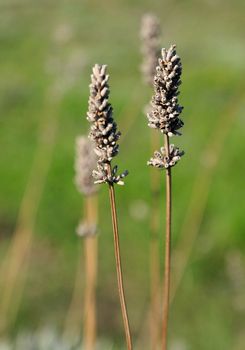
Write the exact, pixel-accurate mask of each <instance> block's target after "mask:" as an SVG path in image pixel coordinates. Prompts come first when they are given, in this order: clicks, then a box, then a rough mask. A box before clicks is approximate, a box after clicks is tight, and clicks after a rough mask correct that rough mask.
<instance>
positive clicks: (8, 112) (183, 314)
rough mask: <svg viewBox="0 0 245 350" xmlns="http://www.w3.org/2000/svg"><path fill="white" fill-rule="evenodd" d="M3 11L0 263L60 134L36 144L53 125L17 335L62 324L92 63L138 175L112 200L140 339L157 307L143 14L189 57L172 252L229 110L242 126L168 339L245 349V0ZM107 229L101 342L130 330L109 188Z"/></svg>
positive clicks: (54, 2) (125, 162) (221, 167)
mask: <svg viewBox="0 0 245 350" xmlns="http://www.w3.org/2000/svg"><path fill="white" fill-rule="evenodd" d="M0 9H1V11H0V45H1V51H0V76H1V79H0V108H1V116H0V149H1V158H0V178H1V181H0V193H1V196H0V254H1V258H2V261H3V258H4V255H5V252H6V250H7V248H8V246H9V241H10V239H11V237H12V234H13V232H14V229H15V225H16V220H17V216H18V210H19V207H20V203H21V199H22V196H23V195H24V193H25V188H26V186H27V184H28V181H29V178H30V172H31V168H32V166H33V163H34V160H35V157H36V154H37V149H38V147H39V146H40V142H44V143H45V142H49V137H53V136H52V134H50V135H48V134H47V139H45V140H42V139H41V141H40V136H39V135H40V130H42V128H43V127H45V125H46V124H48V123H50V122H52V120H53V119H55V120H57V123H58V129H57V133H56V134H55V139H54V140H53V141H54V142H55V148H54V154H53V156H52V163H51V167H50V169H49V172H48V176H47V179H46V182H45V187H44V191H43V193H42V197H41V203H40V206H39V208H38V215H37V221H36V223H35V242H34V246H33V249H32V256H31V264H30V266H29V269H28V278H27V283H26V287H25V292H24V298H23V301H22V304H21V309H20V313H19V316H18V320H17V324H16V326H15V328H14V330H13V331H17V330H19V329H23V328H29V329H35V328H38V327H40V326H42V325H45V324H49V323H52V324H54V325H56V326H58V327H62V326H63V323H64V319H65V315H66V312H67V309H68V306H69V302H70V298H71V294H72V289H73V284H74V279H75V271H76V264H77V259H78V254H79V246H80V243H79V239H78V238H77V237H76V235H75V228H76V225H77V223H78V221H79V218H80V216H81V212H82V198H81V196H80V195H79V194H78V193H77V192H76V189H75V187H74V183H73V177H74V170H73V163H74V140H75V137H76V136H77V135H79V134H81V133H86V132H87V129H88V123H87V121H86V119H85V116H86V110H87V99H88V84H89V81H90V70H91V66H92V65H93V64H94V63H97V62H98V63H106V64H108V71H109V74H110V77H111V78H110V87H111V103H112V105H113V107H114V116H115V119H116V120H117V122H118V126H119V129H121V130H122V132H123V134H124V136H123V139H122V142H121V151H120V155H119V156H118V160H117V161H118V164H119V166H120V168H121V169H122V170H123V169H124V168H127V169H128V170H129V172H130V175H129V176H128V178H127V179H126V185H125V187H124V188H121V187H120V188H117V193H116V194H117V200H118V212H119V224H120V232H121V245H122V259H123V267H124V273H125V286H126V294H127V300H128V307H129V315H130V319H131V323H132V329H133V333H134V336H135V337H137V335H138V334H139V333H140V329H141V326H142V320H143V319H144V315H145V312H146V310H147V305H148V302H149V255H148V253H149V218H150V202H151V199H150V188H149V169H148V168H147V167H146V161H147V160H148V159H149V157H150V155H151V154H150V148H149V128H148V127H147V122H146V118H145V116H144V115H143V112H142V110H143V107H144V105H145V104H146V103H147V102H148V100H149V99H150V96H151V94H152V91H150V90H149V88H147V87H145V86H144V85H143V83H142V78H141V74H140V72H139V65H140V62H141V55H140V42H139V27H140V20H141V16H142V15H143V14H144V13H145V12H148V11H151V12H153V13H156V14H157V15H158V16H159V17H160V19H161V26H162V46H167V47H168V46H169V45H170V43H176V44H177V50H178V53H179V55H180V56H181V58H182V63H183V79H182V81H183V84H182V86H181V96H180V100H181V103H182V104H183V105H184V107H185V109H184V112H183V119H184V121H185V127H184V128H183V136H182V137H181V138H175V140H174V142H175V143H176V145H179V146H181V147H182V148H183V149H184V150H185V152H186V155H185V157H184V158H183V160H181V162H180V163H179V164H178V166H177V167H176V168H175V169H174V179H173V186H174V189H173V192H174V203H173V211H174V214H173V215H174V220H173V222H174V229H173V231H174V232H173V250H174V249H175V246H176V245H177V244H178V239H179V232H180V229H181V226H182V224H183V220H184V217H185V215H186V208H187V207H188V203H189V200H190V196H191V191H192V187H193V183H194V181H195V180H196V176H197V174H198V173H200V169H201V167H205V163H203V156H202V155H203V152H204V150H205V149H206V147H207V146H208V144H209V142H210V140H211V139H212V137H213V136H212V135H213V134H214V133H215V131H217V132H218V130H219V129H222V127H223V121H224V119H225V116H226V115H227V117H228V115H230V113H233V118H234V122H233V123H231V125H232V127H231V129H230V132H229V134H228V135H227V138H226V141H225V147H224V148H223V150H222V152H221V155H220V159H219V160H218V165H217V168H216V171H215V172H214V175H213V176H212V179H211V181H210V193H209V196H208V203H207V206H206V207H205V211H204V216H203V220H202V226H201V229H200V230H199V234H198V237H197V239H196V240H195V244H194V249H193V251H192V255H191V259H190V260H189V262H188V266H187V269H186V272H185V274H184V276H183V279H182V283H181V285H180V288H179V289H178V290H177V294H176V298H175V300H174V302H173V305H172V306H173V307H172V311H171V324H170V340H171V341H172V343H175V344H178V343H181V344H182V345H183V344H184V345H183V346H184V347H183V349H190V350H192V349H199V350H208V349H210V350H213V349H222V350H228V349H229V350H231V349H232V350H241V349H243V348H244V346H245V339H244V334H243V330H244V324H245V316H244V315H245V313H244V311H245V297H244V295H245V294H244V292H245V280H242V278H241V277H238V278H240V286H241V287H240V289H239V288H238V289H237V287H236V286H235V285H234V283H235V282H234V278H232V276H233V273H232V272H231V271H230V268H229V264H232V260H233V258H230V256H234V255H235V256H240V257H241V259H240V260H239V261H241V266H240V265H239V266H240V267H239V266H238V267H237V268H238V269H239V268H240V269H242V271H245V260H244V259H245V258H244V255H243V249H244V247H245V238H244V226H245V223H244V210H245V204H244V183H243V181H244V178H243V176H244V174H243V172H244V165H243V159H242V154H243V152H244V139H243V137H244V126H245V124H244V120H245V119H244V116H243V110H244V102H245V100H244V87H245V84H244V82H243V80H244V79H243V76H244V73H245V68H244V62H245V46H244V10H245V5H244V2H243V1H239V0H236V1H233V2H231V1H221V0H214V1H211V0H202V1H193V0H188V1H187V0H185V1H177V0H175V1H170V0H165V1H156V0H151V1H147V0H141V1H136V0H134V1H129V0H127V1H112V0H108V1H97V0H92V1H86V0H82V1H76V0H70V1H68V0H67V1H65V0H63V1H62V0H60V1H58V0H51V1H46V0H42V1H31V0H25V1H24V0H23V1H17V0H8V1H7V0H1V1H0ZM233 101H234V105H232V103H233ZM219 121H220V122H219ZM162 182H163V184H162V195H161V198H162V201H161V203H160V206H161V211H162V213H163V215H162V222H161V225H162V226H161V227H162V232H164V229H163V220H164V219H163V217H164V198H163V195H164V180H162ZM138 201H141V202H142V201H143V203H144V205H146V206H147V208H148V209H149V210H148V212H146V215H145V217H143V218H142V219H140V220H139V219H138V218H137V217H134V216H132V207H135V205H137V202H138ZM99 230H100V238H99V244H100V246H99V285H98V304H99V312H98V317H99V335H101V336H102V335H103V336H104V337H105V336H106V337H108V338H110V339H112V340H113V341H114V342H115V344H119V343H120V341H121V340H122V337H123V331H122V324H121V315H120V308H119V302H118V295H117V289H116V277H115V268H114V254H113V240H112V232H111V222H110V215H109V203H108V193H107V189H106V187H105V186H103V187H102V188H101V192H100V229H99ZM161 237H162V234H161ZM161 251H163V242H162V239H161ZM232 271H233V270H232ZM236 275H237V274H236V271H234V276H236ZM234 276H233V277H234ZM239 276H240V275H239ZM241 276H242V277H243V279H244V278H245V277H244V276H245V275H244V274H243V275H242V274H241ZM242 296H243V297H242ZM238 297H239V303H238V302H237V298H238ZM176 349H177V347H176ZM178 349H179V348H178ZM180 349H182V348H180Z"/></svg>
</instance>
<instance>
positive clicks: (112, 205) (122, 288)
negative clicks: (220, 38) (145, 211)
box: [109, 184, 132, 350]
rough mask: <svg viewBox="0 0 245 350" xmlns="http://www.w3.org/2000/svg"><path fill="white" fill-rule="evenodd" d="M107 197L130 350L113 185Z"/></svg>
mask: <svg viewBox="0 0 245 350" xmlns="http://www.w3.org/2000/svg"><path fill="white" fill-rule="evenodd" d="M109 195H110V204H111V216H112V226H113V234H114V250H115V258H116V270H117V283H118V291H119V298H120V303H121V310H122V317H123V324H124V330H125V336H126V343H127V349H128V350H132V340H131V333H130V326H129V320H128V313H127V305H126V300H125V293H124V287H123V274H122V266H121V256H120V244H119V234H118V223H117V211H116V201H115V191H114V186H113V184H110V185H109Z"/></svg>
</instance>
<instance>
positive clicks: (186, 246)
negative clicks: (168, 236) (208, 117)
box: [137, 84, 244, 349]
mask: <svg viewBox="0 0 245 350" xmlns="http://www.w3.org/2000/svg"><path fill="white" fill-rule="evenodd" d="M241 85H242V86H240V88H239V89H238V91H239V93H238V94H237V95H235V96H234V97H233V98H232V99H231V101H229V103H228V106H226V107H225V109H224V111H223V113H222V118H221V120H220V119H219V120H218V121H217V127H216V128H215V127H214V133H213V134H212V135H211V137H210V140H209V142H208V144H207V146H206V149H205V151H204V152H203V156H201V159H205V160H206V161H205V163H204V162H202V163H201V164H200V169H199V171H198V174H197V176H196V179H195V182H194V185H193V190H192V194H191V199H190V202H189V206H188V209H187V212H186V214H185V219H184V222H183V225H182V228H181V231H180V237H181V238H180V240H179V242H178V243H177V247H176V249H175V251H174V253H173V261H174V266H173V278H172V283H171V286H172V291H171V294H170V303H172V301H173V300H174V298H175V296H176V293H177V290H178V288H179V286H180V283H181V280H182V277H183V275H184V272H185V270H186V266H187V264H188V260H189V257H190V255H191V251H192V249H193V246H194V243H195V239H196V237H197V235H198V232H199V229H200V226H201V223H202V219H203V216H204V212H205V208H206V205H207V199H208V195H209V192H210V186H211V184H212V180H213V175H214V173H215V170H216V168H217V165H218V161H219V159H220V155H221V152H222V150H223V148H224V144H225V141H226V139H227V136H228V135H229V131H230V130H231V129H232V124H233V122H234V120H235V117H236V114H237V112H238V110H239V108H240V104H239V102H240V101H242V100H243V93H242V94H241V93H240V91H242V92H243V91H244V89H243V84H241ZM234 106H236V107H237V108H234ZM220 125H222V128H220V127H219V126H220ZM160 294H161V291H160V288H159V289H158V291H157V295H158V296H160ZM150 317H151V310H148V311H147V314H146V317H145V318H144V319H145V320H146V321H145V322H144V324H143V325H142V329H141V336H140V337H139V338H138V341H137V343H138V344H139V346H137V348H139V349H140V348H141V344H142V343H143V341H144V340H143V336H142V335H143V334H144V332H145V329H146V327H147V322H148V320H149V319H150Z"/></svg>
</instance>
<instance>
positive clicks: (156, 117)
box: [147, 45, 184, 136]
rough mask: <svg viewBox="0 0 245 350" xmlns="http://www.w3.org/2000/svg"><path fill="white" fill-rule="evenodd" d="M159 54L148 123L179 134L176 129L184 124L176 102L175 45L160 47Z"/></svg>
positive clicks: (177, 68)
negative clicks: (165, 47)
mask: <svg viewBox="0 0 245 350" xmlns="http://www.w3.org/2000/svg"><path fill="white" fill-rule="evenodd" d="M161 55H162V57H161V58H160V59H159V60H158V66H157V67H156V75H155V77H154V91H155V94H154V96H153V97H152V100H151V105H152V110H151V112H150V113H148V115H147V117H148V120H149V123H148V125H149V127H151V128H154V129H160V131H161V132H162V133H164V134H167V135H168V136H173V135H180V133H179V131H178V130H179V129H180V128H181V127H182V126H183V125H184V123H183V121H182V120H181V119H180V118H179V115H180V113H181V112H182V110H183V107H182V106H180V105H179V103H178V95H179V85H180V84H181V80H180V76H181V72H182V66H181V61H180V58H179V56H178V55H177V54H176V50H175V45H172V46H171V47H170V48H169V49H168V50H166V49H162V52H161Z"/></svg>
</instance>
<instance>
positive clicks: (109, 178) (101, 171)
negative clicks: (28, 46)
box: [93, 162, 128, 185]
mask: <svg viewBox="0 0 245 350" xmlns="http://www.w3.org/2000/svg"><path fill="white" fill-rule="evenodd" d="M117 169H118V167H117V165H116V166H114V168H113V169H112V171H111V174H108V171H107V170H106V169H105V165H104V164H103V163H102V164H101V163H99V162H98V164H97V170H93V177H94V178H95V180H96V181H95V183H96V184H101V183H108V184H113V183H115V184H117V185H124V181H123V179H124V178H125V177H126V176H127V175H128V171H127V170H125V171H124V172H123V173H122V174H120V175H117Z"/></svg>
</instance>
